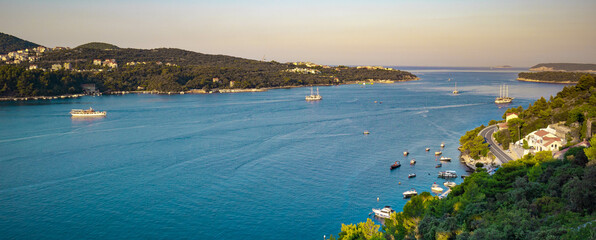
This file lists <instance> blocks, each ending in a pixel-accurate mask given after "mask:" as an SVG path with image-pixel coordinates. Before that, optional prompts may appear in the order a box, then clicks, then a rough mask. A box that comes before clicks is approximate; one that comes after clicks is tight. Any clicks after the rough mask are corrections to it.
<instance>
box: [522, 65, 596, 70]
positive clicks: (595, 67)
mask: <svg viewBox="0 0 596 240" xmlns="http://www.w3.org/2000/svg"><path fill="white" fill-rule="evenodd" d="M530 71H565V72H589V71H596V64H591V63H540V64H537V65H535V66H533V67H531V68H530Z"/></svg>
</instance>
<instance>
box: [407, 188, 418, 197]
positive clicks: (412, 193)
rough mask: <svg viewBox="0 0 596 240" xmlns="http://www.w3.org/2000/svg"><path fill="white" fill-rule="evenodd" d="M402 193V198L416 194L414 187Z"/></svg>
mask: <svg viewBox="0 0 596 240" xmlns="http://www.w3.org/2000/svg"><path fill="white" fill-rule="evenodd" d="M403 194H404V198H410V197H412V196H416V195H418V192H416V189H414V188H412V189H410V190H408V191H405V192H404V193H403Z"/></svg>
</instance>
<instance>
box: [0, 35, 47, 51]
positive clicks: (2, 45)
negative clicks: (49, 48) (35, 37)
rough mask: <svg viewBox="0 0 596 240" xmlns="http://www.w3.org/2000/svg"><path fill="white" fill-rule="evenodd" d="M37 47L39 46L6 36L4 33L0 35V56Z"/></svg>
mask: <svg viewBox="0 0 596 240" xmlns="http://www.w3.org/2000/svg"><path fill="white" fill-rule="evenodd" d="M38 46H40V45H39V44H36V43H32V42H29V41H26V40H23V39H20V38H18V37H15V36H12V35H8V34H6V33H0V54H7V53H9V52H12V51H16V50H22V49H27V48H34V47H38Z"/></svg>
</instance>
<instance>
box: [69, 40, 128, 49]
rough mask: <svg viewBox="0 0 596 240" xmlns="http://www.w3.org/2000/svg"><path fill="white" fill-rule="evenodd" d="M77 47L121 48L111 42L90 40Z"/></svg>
mask: <svg viewBox="0 0 596 240" xmlns="http://www.w3.org/2000/svg"><path fill="white" fill-rule="evenodd" d="M76 48H79V49H81V48H87V49H98V50H107V49H119V47H118V46H116V45H113V44H109V43H102V42H90V43H85V44H83V45H80V46H78V47H76Z"/></svg>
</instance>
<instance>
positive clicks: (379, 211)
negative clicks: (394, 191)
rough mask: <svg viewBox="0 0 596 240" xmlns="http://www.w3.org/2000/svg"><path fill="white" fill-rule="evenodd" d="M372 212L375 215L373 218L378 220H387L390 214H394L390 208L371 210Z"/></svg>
mask: <svg viewBox="0 0 596 240" xmlns="http://www.w3.org/2000/svg"><path fill="white" fill-rule="evenodd" d="M372 211H373V212H374V213H375V216H377V217H380V218H389V217H391V213H393V212H395V211H394V210H393V209H392V208H391V206H385V207H384V208H381V209H378V208H373V209H372Z"/></svg>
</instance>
